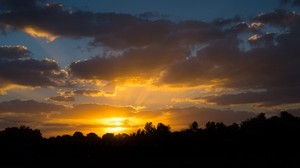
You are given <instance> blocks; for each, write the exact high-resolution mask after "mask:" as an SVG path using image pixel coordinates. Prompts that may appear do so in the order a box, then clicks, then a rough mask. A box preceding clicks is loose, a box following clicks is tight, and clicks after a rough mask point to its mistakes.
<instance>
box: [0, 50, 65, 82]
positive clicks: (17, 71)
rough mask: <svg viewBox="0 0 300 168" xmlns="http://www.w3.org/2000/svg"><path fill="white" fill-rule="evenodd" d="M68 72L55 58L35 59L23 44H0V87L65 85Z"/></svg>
mask: <svg viewBox="0 0 300 168" xmlns="http://www.w3.org/2000/svg"><path fill="white" fill-rule="evenodd" d="M67 77H68V73H67V72H66V71H64V70H62V69H60V67H59V65H58V63H57V62H56V61H55V60H51V59H47V58H46V59H44V60H36V59H33V58H31V57H30V51H29V50H27V48H26V47H24V46H0V82H1V83H0V88H5V87H6V86H9V85H21V86H29V87H37V86H41V87H47V86H67V85H71V83H70V82H68V81H67V80H68V79H67Z"/></svg>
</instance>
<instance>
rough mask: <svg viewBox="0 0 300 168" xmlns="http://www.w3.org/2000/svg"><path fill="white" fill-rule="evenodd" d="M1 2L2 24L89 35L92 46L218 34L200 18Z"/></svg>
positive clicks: (203, 38) (197, 38)
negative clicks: (176, 20)
mask: <svg viewBox="0 0 300 168" xmlns="http://www.w3.org/2000/svg"><path fill="white" fill-rule="evenodd" d="M33 2H35V1H33ZM2 3H3V4H4V6H5V7H6V10H7V11H9V12H5V10H3V11H4V12H2V13H1V14H0V20H1V21H0V23H1V24H2V25H9V26H11V27H13V28H17V29H20V30H23V31H25V32H27V33H30V32H31V33H32V31H33V30H35V32H36V33H37V32H44V33H45V32H47V33H48V34H49V36H51V35H52V36H64V37H72V38H77V37H92V38H93V39H94V41H93V42H92V43H91V44H92V45H94V46H98V45H105V46H108V47H110V48H113V49H126V48H128V47H146V46H149V45H153V44H157V43H161V42H165V43H166V42H167V43H169V42H172V43H176V42H177V43H180V42H184V43H185V44H188V42H192V41H193V42H197V43H198V42H201V41H206V40H212V39H213V38H216V37H219V36H220V35H222V33H221V32H220V31H219V30H218V29H217V28H215V27H214V26H213V25H212V24H209V23H206V22H200V21H184V22H181V23H173V22H171V21H167V20H163V19H159V18H158V19H155V20H149V19H148V18H145V17H138V16H133V15H129V14H116V13H92V12H84V11H67V10H64V9H63V6H62V5H58V4H47V5H38V4H37V3H36V2H35V3H28V4H26V5H25V6H26V7H22V8H14V7H13V4H15V5H16V6H18V3H19V2H7V1H3V2H2ZM23 8H25V9H26V10H23ZM151 15H152V14H151ZM37 16H38V17H37ZM28 28H30V31H29V30H28ZM36 36H37V34H36ZM49 36H48V38H50V37H49ZM50 39H51V38H50ZM53 39H54V38H53Z"/></svg>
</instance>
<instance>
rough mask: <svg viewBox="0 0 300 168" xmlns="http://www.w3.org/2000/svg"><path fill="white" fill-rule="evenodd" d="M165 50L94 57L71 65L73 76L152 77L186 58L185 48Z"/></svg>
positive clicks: (110, 77) (153, 47)
mask: <svg viewBox="0 0 300 168" xmlns="http://www.w3.org/2000/svg"><path fill="white" fill-rule="evenodd" d="M168 45H169V44H166V45H165V47H166V48H165V49H161V46H160V45H155V46H152V47H148V48H143V49H132V50H129V51H126V52H124V53H123V55H122V56H119V57H94V58H91V59H88V60H85V61H78V62H74V63H72V64H71V65H70V70H71V72H72V74H73V75H75V76H76V77H79V78H84V79H99V80H115V79H118V78H123V77H151V76H153V75H158V74H159V73H160V72H161V70H163V69H164V68H165V67H167V66H168V65H170V64H171V63H173V62H175V61H177V60H179V59H183V58H185V57H186V54H187V52H188V51H187V50H186V49H184V48H179V47H178V48H171V47H168Z"/></svg>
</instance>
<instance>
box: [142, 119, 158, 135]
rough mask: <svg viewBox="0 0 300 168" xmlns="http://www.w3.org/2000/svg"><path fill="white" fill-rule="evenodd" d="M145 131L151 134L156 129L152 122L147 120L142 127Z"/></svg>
mask: <svg viewBox="0 0 300 168" xmlns="http://www.w3.org/2000/svg"><path fill="white" fill-rule="evenodd" d="M144 129H145V131H146V134H153V133H154V132H155V131H156V128H155V126H154V125H153V124H152V122H147V123H146V124H145V127H144Z"/></svg>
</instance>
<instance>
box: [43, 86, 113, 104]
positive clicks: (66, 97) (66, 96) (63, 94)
mask: <svg viewBox="0 0 300 168" xmlns="http://www.w3.org/2000/svg"><path fill="white" fill-rule="evenodd" d="M114 95H115V91H111V90H105V88H104V89H103V90H95V89H81V90H72V91H59V92H58V95H57V96H52V97H49V98H47V100H50V101H57V102H59V101H62V102H64V101H65V102H72V101H75V96H90V97H100V96H114Z"/></svg>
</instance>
